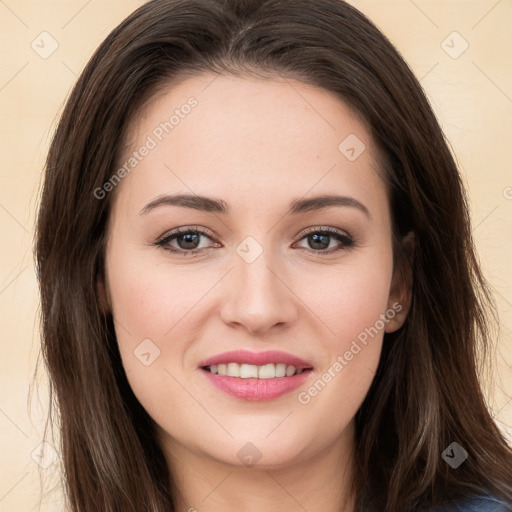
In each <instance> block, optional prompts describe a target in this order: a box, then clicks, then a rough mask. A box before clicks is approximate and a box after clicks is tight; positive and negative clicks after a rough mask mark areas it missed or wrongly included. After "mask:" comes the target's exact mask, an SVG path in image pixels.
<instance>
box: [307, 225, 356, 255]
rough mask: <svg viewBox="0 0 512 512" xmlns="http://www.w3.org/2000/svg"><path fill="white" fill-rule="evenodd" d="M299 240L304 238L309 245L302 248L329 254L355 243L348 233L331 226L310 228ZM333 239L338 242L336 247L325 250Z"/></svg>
mask: <svg viewBox="0 0 512 512" xmlns="http://www.w3.org/2000/svg"><path fill="white" fill-rule="evenodd" d="M300 240H306V241H307V242H308V245H309V246H310V248H303V249H306V250H307V251H308V252H313V253H317V254H322V255H323V254H331V253H333V252H336V251H340V250H343V249H349V248H350V247H353V246H354V245H355V243H354V240H353V239H352V237H351V236H350V235H348V234H347V233H345V232H343V231H340V230H338V229H336V228H331V227H320V228H311V229H310V230H309V231H307V232H306V233H305V234H304V235H303V236H302V237H301V238H300ZM333 240H336V241H337V242H338V247H334V248H332V247H331V249H330V250H325V249H329V246H330V245H331V242H332V241H333Z"/></svg>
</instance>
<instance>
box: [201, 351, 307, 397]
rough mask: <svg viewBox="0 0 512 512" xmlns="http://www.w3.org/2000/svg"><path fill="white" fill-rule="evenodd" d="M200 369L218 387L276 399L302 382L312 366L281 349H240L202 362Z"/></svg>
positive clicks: (240, 394) (232, 392)
mask: <svg viewBox="0 0 512 512" xmlns="http://www.w3.org/2000/svg"><path fill="white" fill-rule="evenodd" d="M199 369H200V370H201V372H202V374H203V375H204V376H205V377H206V378H207V380H208V381H209V382H210V383H211V384H212V385H213V386H214V387H215V388H217V389H219V390H220V391H223V392H224V393H227V394H228V395H230V396H232V397H235V398H238V399H242V400H252V401H264V400H273V399H275V398H278V397H280V396H282V395H284V394H286V393H290V392H291V391H293V390H294V389H296V388H297V387H299V386H300V385H302V384H303V383H304V382H305V381H306V380H307V379H308V378H309V377H310V375H311V374H312V372H313V366H312V365H311V364H310V363H308V362H307V361H304V360H303V359H300V358H298V357H296V356H293V355H291V354H287V353H285V352H280V351H267V352H250V351H247V350H238V351H233V352H227V353H224V354H220V355H218V356H214V357H212V358H209V359H207V360H206V361H203V362H201V364H200V365H199Z"/></svg>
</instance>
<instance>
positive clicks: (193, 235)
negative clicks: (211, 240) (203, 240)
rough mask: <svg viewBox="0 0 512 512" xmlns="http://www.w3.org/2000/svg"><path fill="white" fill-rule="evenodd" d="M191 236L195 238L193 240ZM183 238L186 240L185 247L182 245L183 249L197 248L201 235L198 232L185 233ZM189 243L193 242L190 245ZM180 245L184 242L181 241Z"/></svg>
mask: <svg viewBox="0 0 512 512" xmlns="http://www.w3.org/2000/svg"><path fill="white" fill-rule="evenodd" d="M191 237H192V238H193V237H195V240H191ZM181 238H182V239H183V240H184V242H185V247H181V248H182V249H195V248H196V246H197V242H198V240H199V235H197V234H196V233H187V234H185V235H182V236H181ZM178 240H179V238H178ZM188 244H192V246H189V245H188ZM179 245H180V246H182V245H183V244H181V243H180V244H179Z"/></svg>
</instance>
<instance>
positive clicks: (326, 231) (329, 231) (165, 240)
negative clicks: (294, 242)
mask: <svg viewBox="0 0 512 512" xmlns="http://www.w3.org/2000/svg"><path fill="white" fill-rule="evenodd" d="M188 234H194V235H202V236H205V237H207V238H210V239H211V240H213V239H214V237H213V235H212V234H211V233H210V232H209V231H207V230H205V229H202V228H196V227H193V228H190V227H187V228H177V229H175V230H173V231H171V232H169V233H167V234H165V235H164V236H163V237H161V238H160V239H159V240H157V241H156V242H154V243H153V244H152V245H154V246H157V247H162V248H163V249H164V250H166V251H169V252H172V253H174V254H181V255H183V256H185V257H193V256H198V255H200V254H203V253H204V252H206V251H208V250H210V249H212V248H211V247H203V248H202V249H191V250H189V251H187V250H184V249H176V248H172V249H171V248H170V247H168V244H169V243H170V242H171V241H172V240H175V239H176V238H177V237H179V236H180V235H188ZM312 234H322V235H329V236H330V237H332V238H334V239H336V240H337V241H338V242H341V243H342V245H341V247H339V248H337V249H329V250H314V249H306V248H304V247H299V250H300V251H306V252H309V253H313V254H320V255H322V256H323V255H327V254H332V253H333V252H337V251H340V250H344V249H345V250H346V249H350V248H351V247H354V246H355V245H356V244H355V242H354V240H353V239H352V237H351V236H349V235H347V234H344V233H343V232H342V231H339V230H337V229H335V228H331V227H328V226H326V227H323V226H322V227H319V228H311V229H310V230H308V231H307V232H306V233H304V234H303V235H302V236H301V237H300V239H299V241H301V240H303V239H305V238H307V237H308V236H309V235H312Z"/></svg>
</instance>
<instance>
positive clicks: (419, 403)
mask: <svg viewBox="0 0 512 512" xmlns="http://www.w3.org/2000/svg"><path fill="white" fill-rule="evenodd" d="M470 233H471V228H470V221H469V217H468V209H467V205H466V198H465V193H464V190H463V187H462V184H461V180H460V176H459V174H458V171H457V168H456V165H455V163H454V160H453V158H452V156H451V154H450V151H449V149H448V146H447V144H446V142H445V140H444V137H443V133H442V131H441V129H440V127H439V124H438V122H437V121H436V119H435V117H434V114H433V113H432V110H431V108H430V106H429V104H428V102H427V100H426V98H425V96H424V93H423V92H422V90H421V87H420V86H419V84H418V82H417V80H416V79H415V78H414V76H413V74H412V73H411V71H410V70H409V68H408V67H407V65H406V64H405V63H404V61H403V60H402V59H401V57H400V56H399V54H398V52H397V51H396V50H395V49H394V47H393V46H392V45H391V44H390V42H389V41H388V40H387V39H386V38H385V37H384V36H383V35H382V34H381V33H380V32H379V30H378V29H377V28H376V27H375V26H374V25H373V24H372V23H371V22H370V21H369V20H368V19H367V18H366V17H364V16H363V15H362V14H361V13H360V12H358V11H357V10H356V9H355V8H353V7H351V6H350V5H349V4H347V3H344V2H341V1H339V0H316V1H312V0H293V1H291V0H264V1H252V0H225V1H221V0H153V1H150V2H148V3H147V4H145V5H143V6H142V7H141V8H140V9H138V10H137V11H135V12H134V13H133V14H132V15H131V16H129V17H128V18H127V19H126V20H125V21H124V22H123V23H121V24H120V25H119V26H118V27H117V28H116V29H114V31H113V32H112V33H111V34H110V35H109V36H108V37H107V39H106V40H105V41H104V42H103V43H102V44H101V46H100V47H99V49H98V50H97V52H96V53H95V54H94V56H93V57H92V59H91V61H90V62H89V64H88V65H87V67H86V69H85V70H84V72H83V73H82V75H81V77H80V78H79V80H78V82H77V84H76V86H75V88H74V90H73V92H72V94H71V96H70V98H69V100H68V102H67V104H66V107H65V109H64V112H63V115H62V118H61V120H60V123H59V126H58V128H57V131H56V133H55V136H54V139H53V142H52V145H51V148H50V151H49V155H48V160H47V164H46V176H45V182H44V189H43V194H42V200H41V206H40V212H39V217H38V224H37V240H36V256H37V263H38V275H39V280H40V288H41V296H42V317H43V324H42V325H43V354H44V358H45V362H46V364H47V367H48V370H49V374H50V377H51V383H52V390H53V391H54V392H55V394H56V397H57V400H58V410H59V413H60V420H61V425H60V427H61V433H62V454H63V459H64V469H65V482H66V489H67V496H68V500H69V507H70V510H72V511H73V512H78V511H80V512H85V511H87V512H88V511H92V510H94V511H97V510H101V511H123V512H126V511H128V510H133V511H137V512H140V511H144V510H147V511H155V512H156V511H162V512H163V511H169V510H176V511H178V510H179V511H187V510H188V511H193V510H198V511H201V510H208V511H218V510H222V511H230V510H246V511H252V510H258V511H260V510H276V509H278V510H289V511H292V510H294V511H295V510H308V511H315V510H322V511H326V510H327V511H340V510H343V511H350V512H355V511H367V512H370V511H371V512H373V511H375V512H377V511H379V512H382V511H389V512H397V511H400V512H404V511H422V510H443V511H452V510H468V511H469V510H500V511H503V510H509V509H510V507H511V506H512V478H511V477H512V473H511V468H512V453H511V449H510V446H508V445H507V443H506V441H505V440H504V438H503V437H502V435H501V433H500V431H499V430H498V428H497V427H496V425H495V423H494V422H493V420H492V418H491V416H490V414H489V412H488V410H487V408H486V404H485V400H484V396H483V394H482V391H481V386H480V383H479V380H478V373H477V369H478V364H479V362H480V360H479V359H477V356H478V355H479V354H480V352H481V350H480V349H485V348H486V347H487V346H488V344H489V341H490V338H489V327H488V316H487V312H488V311H492V310H491V309H490V308H491V305H492V302H491V297H490V294H489V291H488V287H487V285H486V282H485V280H484V278H483V276H482V273H481V271H480V268H479V266H478V263H477V259H476V256H475V252H474V248H473V246H472V241H471V235H470Z"/></svg>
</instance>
